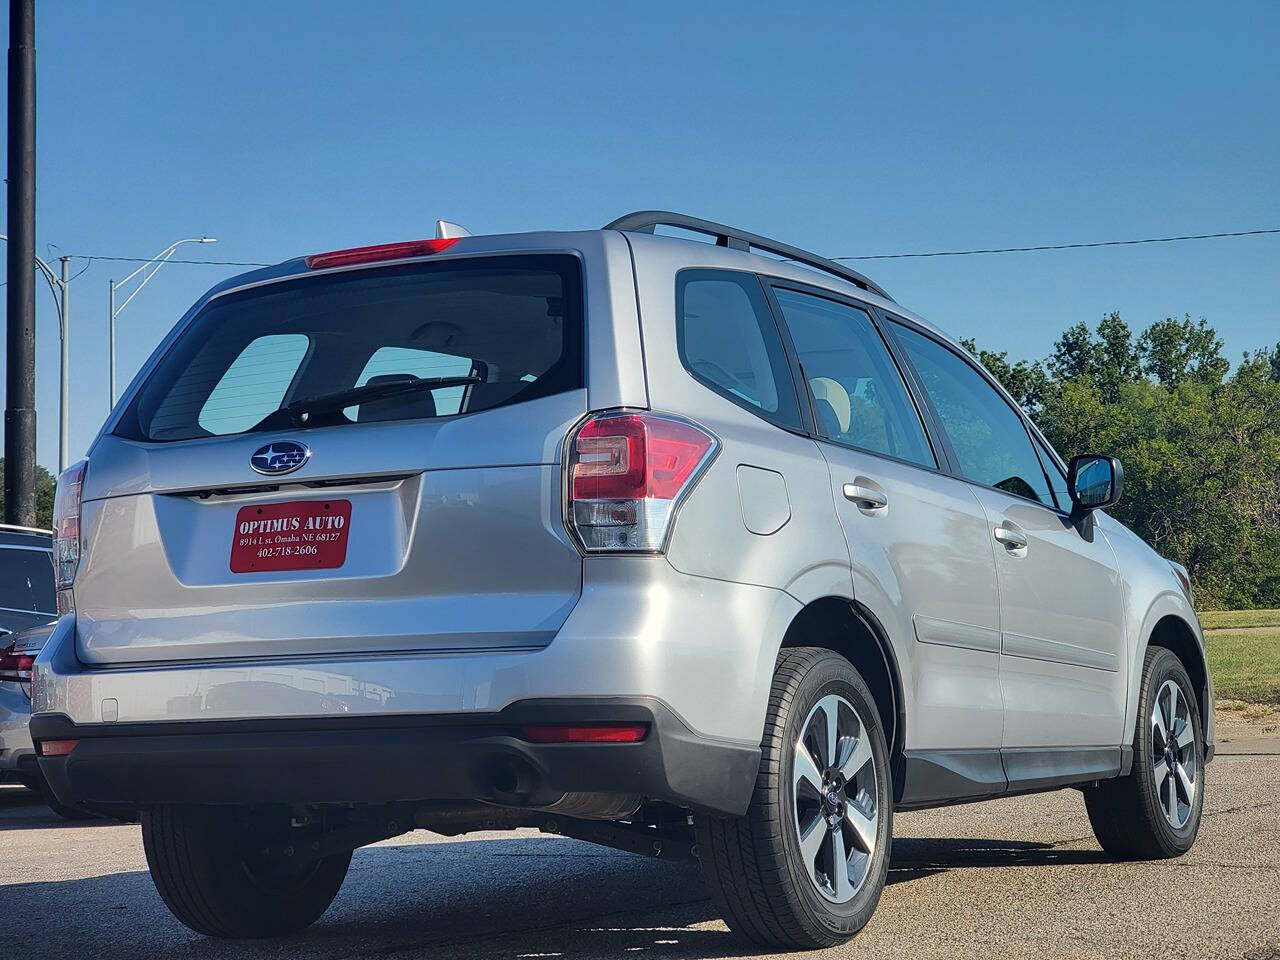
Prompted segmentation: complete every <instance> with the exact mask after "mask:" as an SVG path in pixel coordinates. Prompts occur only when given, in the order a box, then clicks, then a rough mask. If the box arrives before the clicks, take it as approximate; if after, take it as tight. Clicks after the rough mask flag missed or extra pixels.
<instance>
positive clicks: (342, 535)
mask: <svg viewBox="0 0 1280 960" xmlns="http://www.w3.org/2000/svg"><path fill="white" fill-rule="evenodd" d="M350 532H351V501H350V500H290V501H288V502H286V503H263V504H254V505H251V506H247V507H241V508H240V510H239V511H238V512H237V513H236V525H235V531H234V534H233V536H232V539H231V572H232V573H264V572H271V571H277V570H332V569H334V568H336V567H340V566H342V565H343V564H344V563H346V560H347V538H348V536H349V535H350Z"/></svg>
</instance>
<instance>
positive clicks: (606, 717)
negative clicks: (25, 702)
mask: <svg viewBox="0 0 1280 960" xmlns="http://www.w3.org/2000/svg"><path fill="white" fill-rule="evenodd" d="M593 722H594V723H600V722H641V723H645V724H648V733H647V735H646V737H645V739H644V740H643V741H642V742H640V743H615V744H545V743H531V742H529V741H527V740H524V739H522V738H521V737H520V735H519V731H520V728H521V726H523V725H526V724H547V723H593ZM32 735H33V737H34V739H35V740H36V741H37V742H41V741H46V740H77V741H78V743H77V745H76V746H75V748H74V749H73V750H72V752H71V753H70V754H69V755H66V756H61V757H41V758H40V761H39V762H40V767H41V770H42V771H43V772H44V775H45V777H46V778H47V779H48V781H49V784H50V786H51V788H52V789H53V792H54V793H55V795H56V796H57V797H58V799H59V800H61V801H62V802H63V803H67V804H73V805H82V804H87V805H90V806H93V807H97V808H99V809H112V810H115V811H118V812H126V811H128V812H132V811H136V810H138V809H140V808H143V807H146V806H148V805H152V804H158V803H215V804H224V803H225V804H254V803H384V802H393V801H416V800H426V801H437V800H477V799H478V800H486V801H489V802H493V803H501V804H505V805H514V806H545V805H548V804H551V803H554V802H555V801H556V800H558V799H559V798H560V797H561V796H562V795H563V794H565V793H568V792H577V791H583V792H592V793H616V794H639V795H641V796H643V797H645V798H647V799H653V800H665V801H669V802H671V803H675V804H679V805H681V806H686V807H693V808H698V809H707V810H713V811H717V812H722V813H729V814H741V813H743V812H745V810H746V806H747V803H748V801H749V799H750V796H751V792H752V788H753V785H754V782H755V777H756V772H757V770H758V768H759V764H760V750H759V748H758V747H749V746H745V745H743V744H740V743H732V742H724V741H716V740H709V739H707V738H703V737H700V736H698V735H696V734H694V733H693V732H692V731H690V730H689V728H688V727H687V726H685V725H684V724H683V723H682V722H681V721H680V719H679V718H678V717H676V716H675V714H674V713H672V712H671V711H670V710H669V709H668V708H667V707H666V706H664V705H663V704H662V703H660V702H658V701H654V700H647V699H644V698H635V699H631V700H620V699H606V700H588V701H582V700H579V701H573V700H544V701H522V702H519V703H515V704H512V705H511V706H509V707H507V708H506V709H504V710H502V711H500V712H498V713H496V714H490V715H484V716H478V715H475V714H468V715H441V714H436V715H400V716H349V715H347V716H336V717H314V718H297V719H291V720H230V721H182V722H170V723H141V724H127V723H120V724H76V723H74V722H73V721H72V720H70V719H69V718H68V717H66V716H65V715H61V714H39V715H37V716H36V717H34V718H33V720H32Z"/></svg>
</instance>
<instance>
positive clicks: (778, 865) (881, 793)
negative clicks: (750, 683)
mask: <svg viewBox="0 0 1280 960" xmlns="http://www.w3.org/2000/svg"><path fill="white" fill-rule="evenodd" d="M892 818H893V811H892V805H891V799H890V774H889V761H888V749H887V747H886V745H885V739H884V733H883V731H882V730H881V728H880V723H879V715H878V714H877V713H876V709H875V703H874V701H873V700H872V696H871V692H870V690H869V689H868V688H867V685H866V683H864V682H863V680H862V677H860V676H859V675H858V672H857V670H855V669H854V667H853V665H852V664H850V663H849V662H848V661H847V660H845V659H844V658H843V657H841V656H839V655H838V654H836V653H834V652H832V651H830V650H824V649H820V648H815V647H793V648H788V649H785V650H783V651H782V654H781V655H780V657H779V659H778V665H777V668H776V670H775V672H774V681H773V689H772V691H771V695H770V698H769V712H768V715H767V717H766V720H765V733H764V740H763V743H762V744H761V759H760V772H759V774H758V776H757V779H756V788H755V792H754V794H753V795H752V798H751V805H750V807H749V808H748V810H747V813H746V815H745V816H742V817H718V816H700V817H698V819H697V829H698V850H699V856H700V857H701V860H702V866H703V873H704V875H705V876H706V878H707V882H708V884H709V886H710V887H711V892H712V895H713V896H714V898H715V901H716V904H717V906H718V907H719V908H720V910H721V911H722V912H723V914H724V918H725V921H726V922H727V923H728V924H729V927H730V928H731V929H732V930H734V932H736V933H738V934H740V935H742V936H744V937H746V938H747V939H748V940H751V941H753V942H755V943H758V944H761V945H763V946H771V947H783V948H801V949H803V948H811V947H823V946H833V945H835V944H839V943H843V942H844V941H846V940H848V939H849V938H850V937H852V936H853V935H854V934H855V933H857V932H858V931H859V930H860V929H862V927H863V926H864V925H865V924H866V922H867V921H868V920H869V919H870V918H871V914H872V913H873V912H874V911H875V908H876V904H877V903H878V902H879V900H880V892H881V891H882V890H883V889H884V882H885V877H886V875H887V871H888V865H889V845H890V841H891V837H892Z"/></svg>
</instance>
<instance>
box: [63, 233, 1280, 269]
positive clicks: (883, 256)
mask: <svg viewBox="0 0 1280 960" xmlns="http://www.w3.org/2000/svg"><path fill="white" fill-rule="evenodd" d="M1277 233H1280V227H1270V228H1267V229H1262V230H1235V231H1231V232H1228V233H1191V234H1182V235H1180V236H1176V237H1143V238H1141V239H1137V240H1095V241H1092V242H1090V243H1045V244H1039V245H1036V246H1029V247H984V248H981V249H976V250H930V251H926V252H921V253H876V254H867V255H865V256H857V257H829V258H828V259H830V260H906V259H911V258H920V257H972V256H976V255H978V254H987V253H1034V252H1039V251H1044V250H1084V249H1088V248H1092V247H1131V246H1136V245H1139V244H1145V243H1178V242H1180V241H1183V240H1221V239H1223V238H1226V237H1258V236H1265V235H1268V234H1277ZM68 256H71V257H75V258H76V259H80V260H110V261H116V262H121V263H149V262H150V261H151V260H152V259H153V258H150V257H103V256H98V255H96V254H95V255H89V254H83V253H73V254H68ZM165 262H166V263H187V264H194V265H197V266H206V267H270V266H274V265H275V264H272V263H263V262H261V261H258V260H167V261H165Z"/></svg>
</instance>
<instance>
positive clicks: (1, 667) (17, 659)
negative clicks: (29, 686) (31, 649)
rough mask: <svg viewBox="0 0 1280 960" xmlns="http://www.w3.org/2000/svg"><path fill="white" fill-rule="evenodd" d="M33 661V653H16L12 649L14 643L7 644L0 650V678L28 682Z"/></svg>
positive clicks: (34, 660) (34, 657)
mask: <svg viewBox="0 0 1280 960" xmlns="http://www.w3.org/2000/svg"><path fill="white" fill-rule="evenodd" d="M35 662H36V656H35V654H34V653H25V652H24V653H18V652H17V651H16V650H14V644H12V643H11V644H9V645H8V646H7V647H5V648H4V649H2V650H0V680H16V681H17V682H18V683H30V682H31V667H32V665H33V664H34V663H35Z"/></svg>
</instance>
